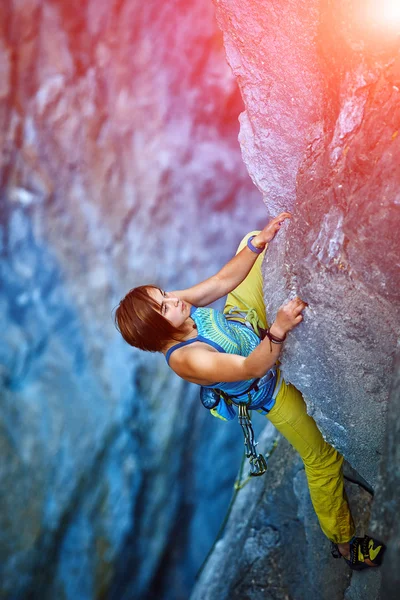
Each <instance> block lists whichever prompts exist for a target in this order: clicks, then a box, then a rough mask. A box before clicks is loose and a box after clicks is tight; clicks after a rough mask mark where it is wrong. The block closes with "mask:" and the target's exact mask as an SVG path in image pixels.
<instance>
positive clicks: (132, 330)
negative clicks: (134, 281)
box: [114, 285, 180, 352]
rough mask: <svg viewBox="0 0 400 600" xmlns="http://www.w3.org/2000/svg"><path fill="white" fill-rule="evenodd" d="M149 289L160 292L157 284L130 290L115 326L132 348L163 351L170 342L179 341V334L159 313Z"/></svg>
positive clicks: (119, 306) (116, 315)
mask: <svg viewBox="0 0 400 600" xmlns="http://www.w3.org/2000/svg"><path fill="white" fill-rule="evenodd" d="M149 289H156V290H160V292H161V289H160V288H159V287H158V286H156V285H141V286H139V287H136V288H133V289H131V290H129V292H128V293H127V294H126V296H125V297H124V298H123V299H122V300H121V301H120V303H119V305H118V307H117V308H116V311H115V316H114V323H115V326H116V328H117V330H118V331H119V333H120V334H121V335H122V337H123V338H124V340H125V341H126V342H127V343H128V344H129V345H130V346H134V347H135V348H140V350H147V351H148V352H161V351H162V349H163V348H164V346H165V345H166V344H167V343H168V342H169V341H171V339H176V341H177V342H178V341H180V338H179V333H180V331H179V329H177V328H176V327H174V326H173V325H171V323H170V322H169V321H168V320H167V319H166V318H165V317H163V316H162V315H161V314H160V312H159V309H160V305H159V304H158V302H157V301H156V300H154V298H152V297H151V296H150V294H149V293H148V290H149Z"/></svg>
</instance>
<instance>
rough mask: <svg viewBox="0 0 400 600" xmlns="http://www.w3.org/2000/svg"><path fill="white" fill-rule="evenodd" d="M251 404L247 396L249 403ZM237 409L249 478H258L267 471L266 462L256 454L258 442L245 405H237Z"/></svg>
mask: <svg viewBox="0 0 400 600" xmlns="http://www.w3.org/2000/svg"><path fill="white" fill-rule="evenodd" d="M250 402H251V399H250V394H249V403H250ZM237 406H238V408H239V416H238V419H239V424H240V426H241V428H242V430H243V435H244V446H245V453H246V457H247V458H248V459H249V462H250V473H249V475H250V476H251V477H258V476H260V475H264V473H265V472H266V470H267V461H266V460H265V458H264V456H263V455H262V454H258V452H257V449H256V446H257V445H258V442H256V440H255V436H254V430H253V425H252V423H251V418H250V415H249V411H248V408H247V404H243V402H241V403H239V404H237Z"/></svg>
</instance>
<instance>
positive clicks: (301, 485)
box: [190, 432, 376, 600]
mask: <svg viewBox="0 0 400 600" xmlns="http://www.w3.org/2000/svg"><path fill="white" fill-rule="evenodd" d="M273 435H274V434H273V433H272V434H268V433H267V432H266V433H265V435H264V436H263V437H262V438H261V439H260V447H262V448H265V449H268V448H270V447H271V440H272V436H273ZM346 491H347V494H348V497H349V501H350V503H351V506H352V511H353V514H354V516H355V518H356V519H357V521H358V522H359V524H360V532H361V529H365V527H366V522H367V519H368V516H369V511H368V510H366V508H368V506H369V504H370V495H369V494H368V493H367V492H365V491H364V490H363V489H362V488H359V487H358V486H357V485H355V484H352V483H347V484H346ZM375 579H376V578H375ZM349 582H350V571H349V569H348V568H347V566H346V565H345V564H344V562H343V561H335V560H334V559H333V558H332V557H331V555H330V552H329V542H328V541H327V539H326V538H325V537H324V535H323V533H322V531H321V529H320V527H319V523H318V521H317V518H316V515H315V512H314V510H313V507H312V504H311V499H310V495H309V492H308V487H307V481H306V477H305V473H304V468H303V464H302V462H301V460H300V458H299V456H298V455H297V453H296V452H295V451H294V450H293V449H292V447H291V446H290V445H289V444H288V443H287V442H286V440H283V439H282V438H281V439H280V441H279V443H278V447H277V449H276V450H275V452H274V454H273V455H272V457H271V458H270V460H269V463H268V471H267V474H266V475H265V476H264V477H263V478H261V479H258V480H253V481H251V482H250V483H249V484H248V485H247V487H245V488H244V489H243V490H241V491H240V493H239V495H238V497H237V501H236V503H235V505H234V508H233V510H232V513H231V517H230V519H229V522H228V525H227V528H226V531H225V534H224V536H223V539H222V540H221V541H220V542H218V544H217V546H216V548H215V550H214V553H213V554H212V557H211V558H210V560H209V562H208V564H207V566H206V568H205V569H204V571H203V573H202V576H201V578H200V580H199V582H198V584H197V586H196V587H195V589H194V591H193V593H192V595H191V599H190V600H213V599H214V598H218V600H225V599H228V598H234V599H237V600H242V599H245V598H246V599H252V600H261V599H266V600H284V599H287V598H293V599H294V600H303V599H304V600H306V599H308V598H312V599H313V600H314V598H322V599H325V598H326V599H327V600H340V599H342V598H344V594H345V592H346V589H347V588H348V585H349ZM370 585H371V582H370ZM368 597H371V598H373V597H375V596H372V595H371V596H368Z"/></svg>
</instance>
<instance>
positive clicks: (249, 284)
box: [224, 231, 267, 329]
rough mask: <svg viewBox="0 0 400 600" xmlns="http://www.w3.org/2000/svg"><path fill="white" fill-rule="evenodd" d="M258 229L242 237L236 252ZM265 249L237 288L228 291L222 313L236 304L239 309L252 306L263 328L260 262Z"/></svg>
mask: <svg viewBox="0 0 400 600" xmlns="http://www.w3.org/2000/svg"><path fill="white" fill-rule="evenodd" d="M257 233H260V232H259V231H251V232H250V233H248V234H247V235H245V237H244V238H243V239H242V241H241V242H240V244H239V247H238V249H237V251H236V254H237V253H238V252H240V251H241V250H242V248H244V247H245V246H246V244H247V240H248V239H249V237H250V236H252V235H257ZM264 254H265V250H263V252H262V253H261V254H260V255H259V256H258V257H257V260H256V262H255V263H254V265H253V267H252V269H251V271H250V273H249V274H248V275H247V277H246V278H245V279H244V280H243V281H242V283H240V284H239V285H238V286H237V288H235V289H234V290H233V291H232V292H230V293H229V294H228V296H227V298H226V303H225V308H224V313H227V312H228V311H229V310H230V309H231V308H233V307H234V306H237V307H238V308H240V309H241V310H248V309H249V308H254V309H255V310H256V311H257V315H258V319H259V324H260V325H261V327H263V328H264V329H265V328H266V327H267V320H266V316H265V305H264V298H263V278H262V275H261V264H262V261H263V258H264Z"/></svg>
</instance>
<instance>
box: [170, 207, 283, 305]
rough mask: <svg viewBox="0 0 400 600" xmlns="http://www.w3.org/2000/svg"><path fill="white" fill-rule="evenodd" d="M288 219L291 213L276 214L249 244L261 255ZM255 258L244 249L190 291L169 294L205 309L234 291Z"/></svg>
mask: <svg viewBox="0 0 400 600" xmlns="http://www.w3.org/2000/svg"><path fill="white" fill-rule="evenodd" d="M289 218H290V213H288V212H283V213H281V214H279V215H278V216H277V217H275V218H274V219H272V220H271V221H270V222H269V223H268V224H267V225H266V226H265V227H264V229H263V230H262V231H260V233H258V234H257V235H255V236H254V237H253V238H252V240H251V244H252V245H253V246H254V247H255V248H257V249H259V250H260V252H262V251H263V250H264V249H265V248H266V246H267V244H268V243H269V242H270V241H271V240H273V239H274V237H275V235H276V234H277V232H278V231H279V229H280V228H281V226H282V223H283V222H284V221H285V219H289ZM257 257H258V254H257V253H255V252H254V251H252V250H250V248H248V247H247V246H245V247H244V248H243V249H242V250H241V251H240V252H239V253H238V254H236V256H234V257H233V258H232V259H231V260H230V261H229V262H228V263H226V265H225V266H223V267H222V269H221V270H220V271H218V273H216V275H213V276H212V277H209V278H208V279H205V280H204V281H202V282H201V283H198V284H196V285H194V286H193V287H190V288H187V289H185V290H176V291H173V292H171V294H172V295H174V296H176V297H178V298H180V299H181V300H184V301H186V302H189V303H190V304H192V305H193V306H207V305H208V304H211V303H212V302H215V300H218V299H219V298H223V297H224V296H226V295H227V294H229V292H231V291H232V290H234V289H235V288H236V287H237V286H238V285H239V284H240V283H241V282H242V281H243V280H244V279H245V278H246V277H247V275H248V274H249V272H250V270H251V268H252V266H253V265H254V263H255V261H256V260H257Z"/></svg>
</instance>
